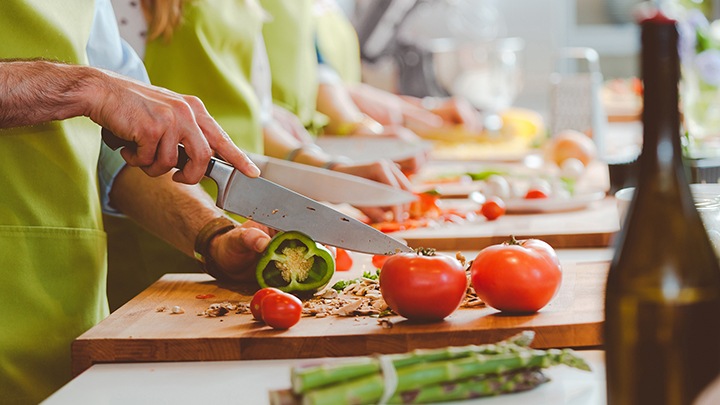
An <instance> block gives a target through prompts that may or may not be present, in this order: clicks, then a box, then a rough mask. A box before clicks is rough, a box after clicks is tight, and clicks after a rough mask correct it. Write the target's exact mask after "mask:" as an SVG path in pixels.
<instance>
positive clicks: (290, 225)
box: [206, 159, 412, 254]
mask: <svg viewBox="0 0 720 405" xmlns="http://www.w3.org/2000/svg"><path fill="white" fill-rule="evenodd" d="M210 165H212V167H210ZM208 168H209V171H208V172H207V173H206V175H207V177H210V178H211V179H213V180H215V183H217V185H218V198H217V206H218V207H220V208H222V209H225V210H227V211H230V212H233V213H236V214H238V215H241V216H243V217H245V218H248V219H252V220H253V221H255V222H258V223H261V224H263V225H267V226H269V227H271V228H274V229H277V230H281V231H290V230H296V231H300V232H303V233H305V234H306V235H308V236H310V237H311V238H312V239H314V240H315V241H316V242H321V243H325V244H328V245H332V246H336V247H341V248H344V249H348V250H353V251H356V252H362V253H371V254H387V253H392V252H395V251H402V252H409V251H412V249H411V248H409V247H408V246H407V245H405V244H403V243H401V242H400V241H398V240H397V239H395V238H392V237H390V236H388V235H386V234H384V233H382V232H380V231H378V230H377V229H375V228H373V227H371V226H368V225H366V224H364V223H362V222H360V221H358V220H357V219H355V218H353V217H351V216H349V215H346V214H344V213H341V212H340V211H337V210H335V209H333V208H331V207H328V206H327V205H324V204H321V203H319V202H317V201H315V200H312V199H310V198H308V197H305V196H303V195H301V194H298V193H296V192H294V191H292V190H289V189H287V188H285V187H283V186H281V185H279V184H276V183H273V182H271V181H270V180H267V179H264V178H262V177H256V178H251V177H247V176H245V175H244V174H242V173H240V171H239V170H237V169H235V168H234V167H232V166H230V165H229V164H227V163H225V162H223V161H221V160H218V159H214V161H211V163H210V164H209V165H208Z"/></svg>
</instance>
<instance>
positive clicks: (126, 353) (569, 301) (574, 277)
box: [72, 262, 608, 374]
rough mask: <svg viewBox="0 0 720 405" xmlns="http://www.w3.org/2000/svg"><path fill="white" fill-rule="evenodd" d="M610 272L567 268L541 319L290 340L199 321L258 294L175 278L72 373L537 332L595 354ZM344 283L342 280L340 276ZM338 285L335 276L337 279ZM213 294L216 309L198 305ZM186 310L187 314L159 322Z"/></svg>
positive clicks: (129, 312) (325, 331)
mask: <svg viewBox="0 0 720 405" xmlns="http://www.w3.org/2000/svg"><path fill="white" fill-rule="evenodd" d="M607 269H608V263H607V262H596V263H579V264H573V263H570V264H567V265H564V278H563V284H562V286H561V289H560V291H559V293H558V295H557V296H556V297H555V299H554V300H553V301H552V302H551V303H550V304H549V305H548V306H546V307H545V308H543V309H542V310H541V311H540V312H539V313H537V314H532V315H523V316H510V315H504V314H501V313H499V312H498V311H496V310H494V309H492V308H487V307H484V308H475V309H460V310H458V311H456V312H455V313H453V314H452V315H451V316H449V317H448V318H446V320H445V321H443V322H438V323H430V324H413V323H411V322H409V321H407V320H405V319H404V318H402V317H399V316H394V317H391V318H389V319H390V320H391V322H392V323H393V327H392V328H390V329H386V328H383V327H381V326H380V325H379V324H378V320H377V319H376V318H372V317H354V318H341V317H335V316H329V317H326V318H303V319H301V321H300V323H298V324H297V325H295V326H294V327H292V328H291V329H289V330H286V331H278V330H273V329H271V328H269V327H267V326H265V325H264V324H262V323H259V322H255V321H254V320H253V319H252V316H251V315H249V314H243V315H241V314H234V313H230V314H228V315H226V316H224V317H219V318H207V317H203V316H197V314H198V313H201V312H202V311H203V310H205V309H207V308H208V306H209V305H210V304H211V303H213V302H222V301H225V300H227V301H231V302H237V301H242V302H249V300H250V296H251V294H252V292H253V291H252V290H249V289H248V288H247V287H242V286H222V285H218V284H217V283H215V282H214V281H212V279H211V278H210V277H209V276H207V275H204V274H169V275H166V276H164V277H163V278H161V279H160V280H159V281H157V282H156V283H154V284H153V285H152V286H151V287H150V288H148V289H147V290H146V291H144V292H143V293H141V294H140V295H138V296H137V297H136V298H135V299H133V300H132V301H130V302H129V303H128V304H126V305H125V306H123V307H122V308H120V309H119V310H117V311H116V312H114V313H113V314H112V315H110V316H109V317H108V318H107V319H105V320H104V321H103V322H101V323H100V324H98V325H97V326H96V327H94V328H92V329H91V330H89V331H88V332H86V333H84V334H83V335H82V336H80V337H79V338H78V339H76V341H75V342H74V343H73V346H72V356H73V359H72V360H73V371H74V373H75V374H79V373H81V372H82V371H84V370H86V369H87V368H88V367H90V366H91V365H93V364H95V363H121V362H158V361H160V362H164V361H201V360H258V359H284V358H312V357H338V356H356V355H368V354H373V353H395V352H405V351H409V350H412V349H415V348H433V347H444V346H459V345H466V344H479V343H489V342H494V341H498V340H502V339H504V338H507V337H508V336H511V335H513V334H515V333H518V332H520V331H523V330H528V329H529V330H534V331H536V339H535V342H534V344H533V345H534V346H535V347H538V348H548V347H576V348H594V347H598V346H599V345H601V343H602V333H601V328H602V322H603V299H604V298H603V296H604V285H605V279H606V275H607ZM340 274H341V275H342V274H343V273H340ZM336 276H337V275H336ZM202 294H213V295H214V296H215V297H214V298H212V299H198V298H196V296H198V295H202ZM161 306H165V307H168V308H169V307H173V306H180V307H182V308H183V309H184V311H185V312H184V314H171V313H170V312H168V311H165V312H157V311H156V309H157V308H158V307H161Z"/></svg>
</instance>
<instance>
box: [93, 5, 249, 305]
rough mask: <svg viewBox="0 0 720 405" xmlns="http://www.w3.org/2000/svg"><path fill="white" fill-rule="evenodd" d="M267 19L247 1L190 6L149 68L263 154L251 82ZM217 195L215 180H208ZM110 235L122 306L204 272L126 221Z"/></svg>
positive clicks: (113, 300) (154, 47) (113, 292)
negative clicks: (177, 278) (176, 277)
mask: <svg viewBox="0 0 720 405" xmlns="http://www.w3.org/2000/svg"><path fill="white" fill-rule="evenodd" d="M262 20H263V14H262V11H261V9H259V8H256V7H252V6H251V5H250V4H249V3H248V2H247V1H246V0H199V1H192V2H185V4H184V10H183V22H182V23H181V24H180V25H179V26H178V27H177V28H176V30H175V32H174V34H173V38H172V40H171V41H170V42H166V41H164V40H162V39H157V40H154V41H150V42H148V44H147V47H146V50H145V61H144V62H145V66H146V67H147V70H148V75H149V76H150V81H151V82H152V83H153V84H155V85H157V86H162V87H166V88H168V89H171V90H174V91H176V92H179V93H183V94H192V95H195V96H198V97H200V99H201V100H202V101H203V103H204V104H205V107H206V108H207V110H208V111H209V112H210V114H212V116H213V117H214V118H215V119H216V120H217V121H218V123H219V124H220V125H221V126H222V127H223V129H225V131H226V132H227V133H228V135H230V137H231V138H232V139H233V141H234V142H235V144H236V145H238V146H239V147H240V148H241V149H243V150H244V151H247V152H254V153H262V151H263V149H262V148H263V138H262V128H261V125H262V124H261V122H260V105H259V102H258V101H257V97H256V96H255V93H254V89H253V87H252V83H251V81H250V77H251V71H252V58H253V50H254V41H255V39H256V38H257V36H258V35H260V34H261V28H262ZM203 186H205V188H206V190H208V192H210V194H211V195H212V196H215V195H217V191H216V187H215V184H214V183H213V182H212V180H207V179H206V180H203ZM105 228H106V230H107V232H108V246H109V273H108V299H109V302H110V308H111V310H115V309H117V308H118V307H120V306H122V305H123V304H124V303H126V302H127V301H128V300H130V299H131V298H133V297H134V296H136V295H137V294H138V293H140V292H141V291H142V290H144V289H145V288H147V287H148V286H149V285H150V284H152V283H153V282H154V281H156V280H157V279H158V278H160V277H161V276H162V275H163V274H165V273H189V272H198V271H199V270H200V267H199V265H198V263H197V262H196V261H195V260H194V259H193V258H190V257H188V256H186V255H184V254H183V253H181V252H179V251H178V250H177V249H175V248H173V247H171V246H170V245H169V244H167V243H165V242H164V241H162V240H160V239H158V238H157V237H155V236H154V235H152V234H150V233H149V232H147V231H145V230H144V229H142V228H141V227H139V226H138V225H137V224H135V223H134V222H132V221H131V220H129V219H126V218H119V217H111V216H106V217H105Z"/></svg>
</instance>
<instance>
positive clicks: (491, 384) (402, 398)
mask: <svg viewBox="0 0 720 405" xmlns="http://www.w3.org/2000/svg"><path fill="white" fill-rule="evenodd" d="M548 381H550V380H549V379H548V378H547V376H545V374H543V373H542V371H541V370H540V369H537V368H534V369H522V370H519V371H516V372H511V373H504V374H491V375H487V376H482V377H473V378H469V379H466V380H461V381H454V382H443V383H440V384H433V385H428V386H424V387H422V388H420V389H415V390H408V391H403V392H400V393H397V394H395V395H393V396H392V398H390V400H389V401H388V403H391V404H427V403H437V402H443V401H457V400H463V399H470V398H479V397H484V396H491V395H499V394H507V393H511V392H520V391H527V390H530V389H533V388H535V387H537V386H538V385H540V384H543V383H546V382H548ZM270 403H271V404H272V405H299V404H301V403H302V396H299V395H296V394H293V392H292V390H290V389H284V390H274V391H270Z"/></svg>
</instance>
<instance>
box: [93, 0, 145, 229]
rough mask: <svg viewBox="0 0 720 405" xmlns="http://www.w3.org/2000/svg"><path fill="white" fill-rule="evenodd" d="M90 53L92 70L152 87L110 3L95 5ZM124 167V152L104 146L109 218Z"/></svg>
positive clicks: (101, 0)
mask: <svg viewBox="0 0 720 405" xmlns="http://www.w3.org/2000/svg"><path fill="white" fill-rule="evenodd" d="M86 51H87V55H88V61H89V63H90V65H91V66H94V67H98V68H102V69H107V70H112V71H113V72H116V73H119V74H122V75H125V76H128V77H132V78H133V79H136V80H139V81H142V82H144V83H150V79H149V78H148V74H147V71H146V70H145V66H144V65H143V63H142V60H141V59H140V57H139V56H138V55H137V54H136V53H135V51H133V50H132V48H131V47H130V45H128V44H127V42H125V40H123V39H122V38H121V37H120V32H119V31H118V27H117V21H116V20H115V12H114V11H113V8H112V4H111V3H110V0H96V1H95V16H94V19H93V25H92V28H91V31H90V38H89V39H88V43H87V47H86ZM124 166H125V160H124V159H123V158H122V156H120V152H119V151H113V150H112V149H110V148H108V147H107V146H106V145H105V144H104V143H103V144H102V146H101V150H100V157H99V160H98V177H99V181H100V198H101V201H102V207H103V211H104V212H106V213H108V214H116V215H117V214H119V212H118V211H117V210H115V209H113V208H112V207H110V205H109V201H110V197H109V193H110V190H111V189H112V185H113V181H114V180H115V177H116V176H117V174H118V173H119V172H120V170H121V169H122V168H123V167H124Z"/></svg>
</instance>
